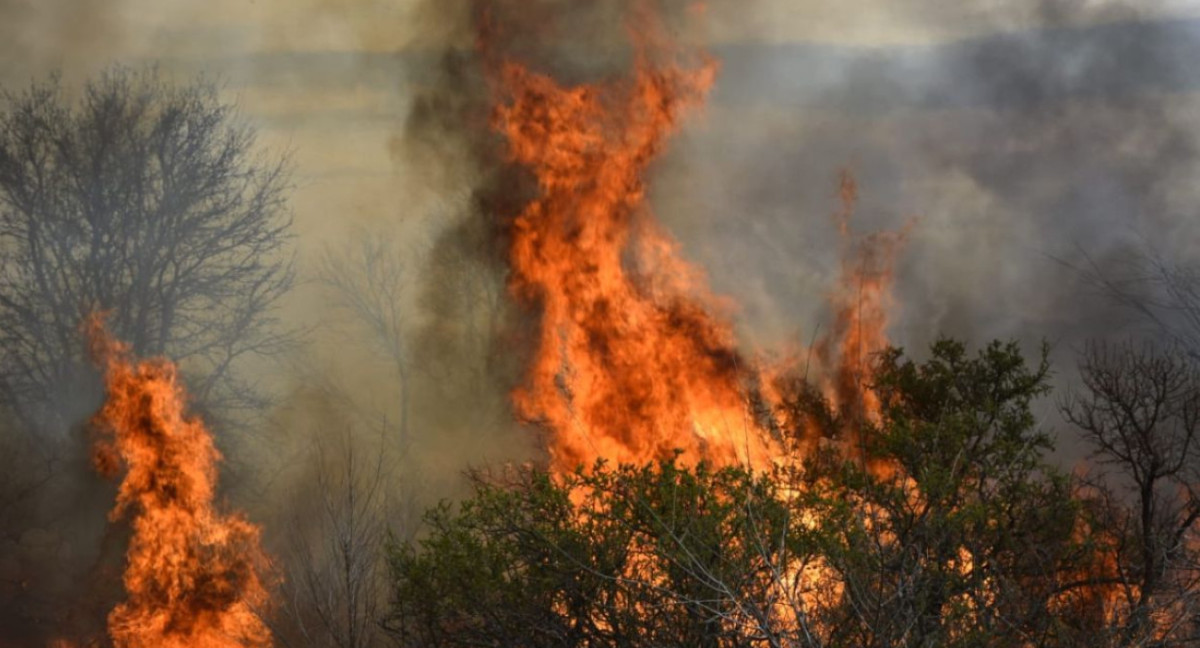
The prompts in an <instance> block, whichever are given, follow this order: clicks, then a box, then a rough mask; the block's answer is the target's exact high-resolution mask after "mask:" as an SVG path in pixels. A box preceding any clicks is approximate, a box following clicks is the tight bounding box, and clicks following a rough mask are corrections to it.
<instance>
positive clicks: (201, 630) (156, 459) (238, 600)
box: [85, 316, 271, 648]
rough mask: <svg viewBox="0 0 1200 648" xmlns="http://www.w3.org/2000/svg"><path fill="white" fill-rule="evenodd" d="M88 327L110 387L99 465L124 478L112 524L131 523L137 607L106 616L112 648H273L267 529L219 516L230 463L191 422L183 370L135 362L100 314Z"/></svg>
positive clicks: (98, 421)
mask: <svg viewBox="0 0 1200 648" xmlns="http://www.w3.org/2000/svg"><path fill="white" fill-rule="evenodd" d="M85 328H86V331H87V333H88V335H89V340H90V344H91V351H92V355H93V357H94V358H95V359H96V361H97V363H98V364H100V365H101V366H102V367H103V370H104V379H105V384H106V389H107V400H106V402H105V404H104V407H103V408H102V409H101V410H100V412H99V413H97V414H96V416H95V417H94V419H93V421H92V423H93V425H94V427H95V429H96V430H97V431H98V432H99V433H100V434H101V435H103V438H101V440H99V441H98V442H97V444H96V446H95V449H94V454H93V459H94V464H95V466H96V468H97V470H99V471H100V472H101V473H103V474H105V475H106V476H110V477H115V476H116V475H117V473H118V472H119V471H120V469H121V468H124V470H125V472H124V476H123V477H122V478H121V483H120V486H119V490H118V493H117V502H116V506H115V507H114V508H113V510H112V511H111V512H110V514H109V519H110V520H112V521H117V520H120V519H124V518H129V519H130V520H131V522H132V528H133V536H132V538H131V540H130V544H129V551H128V553H127V555H126V558H127V561H128V564H127V566H126V569H125V573H124V584H125V590H126V593H127V595H128V599H127V600H126V601H125V602H124V603H121V604H120V605H118V606H117V607H116V608H114V609H113V610H112V612H111V613H110V614H109V616H108V630H109V636H110V637H111V638H112V641H113V643H114V645H115V646H116V647H117V648H126V647H128V648H185V647H186V648H233V647H238V646H255V647H262V646H269V645H271V637H270V633H269V632H268V630H267V628H266V626H265V625H264V624H263V621H262V619H261V618H260V617H259V616H258V613H257V611H258V610H261V609H262V608H263V607H265V605H266V604H267V602H268V595H267V592H266V588H265V587H264V585H263V573H264V570H265V569H266V568H267V566H268V560H267V558H266V556H265V555H264V554H263V552H262V551H261V549H260V548H259V529H258V527H256V526H255V525H253V524H251V523H250V522H248V521H246V520H245V519H244V518H242V517H241V516H240V515H237V514H233V515H223V514H221V513H218V512H217V511H216V510H215V509H214V506H213V498H214V495H215V493H214V490H215V488H216V480H217V470H216V462H217V461H219V460H220V458H221V457H220V454H219V453H218V451H217V449H216V448H215V447H214V446H213V442H212V437H211V435H210V434H209V433H208V431H207V430H206V429H205V428H204V425H203V423H201V422H200V421H199V420H198V419H196V418H190V417H187V416H186V415H185V413H184V401H185V396H184V392H183V389H182V387H181V386H180V384H179V381H178V376H177V372H176V369H175V366H174V365H172V364H171V363H169V362H167V361H165V360H151V361H146V362H140V363H137V362H134V361H133V360H131V359H130V357H129V353H128V349H127V348H126V347H125V345H123V344H121V343H120V342H118V341H116V340H113V339H112V338H111V337H109V335H108V333H107V332H106V331H105V329H104V322H103V318H102V317H100V316H93V317H91V318H89V320H88V321H87V322H86V323H85Z"/></svg>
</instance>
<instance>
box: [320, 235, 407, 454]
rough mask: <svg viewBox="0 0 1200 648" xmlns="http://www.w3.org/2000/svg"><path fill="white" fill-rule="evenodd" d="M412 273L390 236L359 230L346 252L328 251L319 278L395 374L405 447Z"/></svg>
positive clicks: (401, 430)
mask: <svg viewBox="0 0 1200 648" xmlns="http://www.w3.org/2000/svg"><path fill="white" fill-rule="evenodd" d="M411 275H412V273H411V270H410V263H409V262H408V259H407V258H406V256H405V255H403V254H401V253H400V251H399V250H397V249H396V246H395V244H394V243H393V242H392V241H391V240H390V239H389V238H387V237H379V236H372V235H371V234H369V233H367V232H361V233H360V235H359V237H358V240H357V241H355V242H354V243H353V244H352V245H350V246H348V247H347V248H346V249H345V250H342V251H340V252H335V251H332V250H330V251H327V252H326V255H325V259H324V263H323V264H322V266H321V269H320V273H319V275H318V277H319V279H320V281H321V282H323V283H324V284H325V285H327V286H329V287H330V288H332V289H333V297H334V303H335V304H337V305H338V306H339V307H340V308H342V309H344V310H345V311H346V312H348V313H349V314H350V315H351V316H352V317H353V318H354V319H355V320H356V321H357V322H359V323H360V324H362V325H363V326H365V327H366V329H367V333H368V335H367V337H366V340H367V342H368V344H369V346H370V347H371V348H372V349H374V350H376V351H378V352H379V353H381V354H382V355H383V357H384V358H385V359H386V360H387V361H388V362H389V364H390V365H391V368H392V369H393V370H394V371H395V375H396V378H397V379H398V381H399V388H398V391H397V398H396V400H397V407H398V409H399V430H398V432H399V434H400V437H401V442H402V443H404V442H406V441H407V439H408V438H409V433H410V431H411V430H410V425H411V423H410V419H411V410H412V403H411V400H412V389H413V385H412V381H413V358H412V351H411V350H410V342H409V338H410V331H409V330H408V327H410V326H411V325H412V322H411V319H412V318H411V317H410V316H409V312H410V300H411V297H410V296H409V295H408V292H409V289H410V283H411V281H412V279H411Z"/></svg>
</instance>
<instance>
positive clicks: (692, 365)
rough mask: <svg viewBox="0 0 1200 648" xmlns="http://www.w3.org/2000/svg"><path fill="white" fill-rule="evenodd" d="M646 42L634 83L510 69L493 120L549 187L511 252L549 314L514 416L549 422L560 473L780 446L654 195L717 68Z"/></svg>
mask: <svg viewBox="0 0 1200 648" xmlns="http://www.w3.org/2000/svg"><path fill="white" fill-rule="evenodd" d="M640 45H641V48H640V50H639V52H638V55H637V57H636V67H635V71H634V74H633V76H632V78H631V79H626V80H619V81H616V82H612V83H607V84H597V85H584V86H579V87H573V88H568V87H563V86H560V85H558V84H557V83H556V82H555V81H554V80H552V79H550V78H549V77H547V76H543V75H540V74H537V73H534V72H531V71H529V70H528V69H526V68H525V67H522V66H521V65H518V64H516V63H512V62H508V63H505V64H503V65H501V66H499V67H498V68H497V72H496V74H497V75H498V77H499V79H498V80H499V82H500V83H499V84H498V85H499V86H500V87H501V88H503V92H504V99H506V101H505V102H504V103H502V104H501V105H500V106H499V107H498V109H497V118H496V125H497V127H498V128H499V129H500V130H501V131H502V132H503V133H504V134H505V135H506V136H507V138H508V142H509V147H510V151H511V155H512V157H513V159H514V160H515V161H517V162H520V163H521V164H523V165H525V166H527V167H528V168H529V169H530V170H532V171H533V172H534V174H535V175H536V177H537V181H538V187H539V189H540V196H539V197H538V198H537V199H536V200H534V201H533V202H531V203H530V204H529V205H528V206H527V207H526V208H525V210H524V211H523V213H521V214H520V216H519V217H518V218H517V220H516V223H515V227H514V233H513V243H512V248H511V267H512V274H511V287H512V289H513V291H514V292H515V294H516V296H517V297H518V299H520V301H521V302H523V303H524V304H527V305H529V306H531V307H534V308H536V309H537V311H538V312H539V313H540V316H541V322H540V326H541V328H540V337H539V339H538V341H537V348H536V354H535V359H534V360H533V363H532V366H531V367H530V369H529V373H528V376H527V381H526V384H525V385H524V386H523V387H522V388H521V389H520V390H518V391H517V393H516V394H515V398H514V400H515V404H516V409H517V411H518V413H519V414H520V415H521V416H522V417H524V418H526V419H529V420H534V421H538V422H540V423H542V424H544V425H545V426H546V427H547V428H548V429H549V430H551V432H552V438H551V440H550V452H551V457H552V464H553V467H555V468H556V469H572V468H574V467H575V466H576V465H578V464H581V463H582V464H587V463H590V462H591V461H592V460H594V459H596V458H606V459H610V460H613V461H619V462H642V461H647V460H650V459H654V458H658V457H663V456H666V455H668V454H670V453H672V452H674V451H676V450H680V451H682V452H683V457H682V458H683V460H685V461H696V460H699V459H710V460H714V461H718V462H721V463H726V462H735V461H741V462H747V461H749V462H751V463H761V462H765V461H766V460H768V458H769V457H770V455H771V444H770V442H769V441H768V440H767V439H766V438H765V437H764V436H763V435H762V434H761V432H760V430H759V429H758V428H757V426H756V425H755V424H754V422H753V417H752V416H751V412H750V409H749V407H748V406H747V401H746V398H745V397H744V395H743V391H744V390H743V381H744V380H745V378H746V377H747V376H748V375H749V373H748V370H749V367H748V366H747V365H746V363H745V362H744V361H743V360H742V358H741V357H740V356H739V354H738V352H737V350H736V348H735V344H734V339H733V333H732V330H731V328H730V326H729V325H728V323H727V322H725V321H723V320H720V319H717V318H715V317H713V316H712V315H711V314H710V313H712V312H713V311H714V310H716V300H715V299H713V298H712V297H711V296H710V294H709V293H708V291H707V288H706V287H705V285H704V280H703V278H702V277H701V276H700V273H698V272H697V271H696V270H695V269H693V268H691V267H690V266H688V265H687V264H685V263H684V262H682V261H680V260H679V259H678V258H677V255H676V248H677V244H676V243H675V242H674V241H673V240H672V239H671V238H670V237H669V236H668V235H667V234H666V233H664V232H663V231H662V230H661V229H660V228H659V227H658V225H657V224H656V223H655V221H654V219H653V217H652V216H651V214H650V211H649V209H648V208H647V206H646V205H645V201H644V195H645V180H644V177H645V173H646V167H647V165H649V164H650V163H651V161H653V160H654V158H655V157H656V156H657V155H658V154H659V152H660V151H661V150H662V148H663V144H664V140H665V139H666V137H667V135H668V134H669V133H670V132H671V131H672V130H673V129H674V128H675V127H676V126H677V124H678V123H679V120H680V117H681V115H682V114H683V112H684V109H685V108H686V107H688V106H689V105H692V104H695V103H697V102H699V101H700V99H701V98H702V96H703V94H704V92H705V91H706V90H707V89H708V87H709V85H710V84H711V83H712V80H713V75H714V72H715V68H714V66H713V65H712V64H705V65H701V66H698V67H695V68H691V69H685V68H683V67H679V66H675V65H670V64H662V63H659V62H656V61H655V60H652V59H654V58H656V57H655V56H652V54H651V52H650V49H651V48H650V46H649V45H647V44H646V42H645V41H643V42H641V43H640ZM654 54H655V55H657V58H660V59H664V60H665V59H669V58H670V57H668V56H665V55H664V54H663V53H662V52H655V53H654Z"/></svg>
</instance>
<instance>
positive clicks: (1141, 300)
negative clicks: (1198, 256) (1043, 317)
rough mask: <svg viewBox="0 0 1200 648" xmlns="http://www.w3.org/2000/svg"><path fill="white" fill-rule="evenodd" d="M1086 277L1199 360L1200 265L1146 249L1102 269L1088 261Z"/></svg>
mask: <svg viewBox="0 0 1200 648" xmlns="http://www.w3.org/2000/svg"><path fill="white" fill-rule="evenodd" d="M1087 262H1088V265H1087V267H1086V268H1085V269H1083V270H1082V272H1083V274H1084V276H1085V277H1086V278H1087V279H1088V280H1089V281H1090V282H1091V283H1092V284H1093V285H1095V286H1097V287H1098V288H1099V289H1100V291H1101V292H1102V293H1103V294H1105V295H1107V296H1109V297H1111V298H1112V299H1114V300H1116V301H1117V302H1118V303H1120V304H1122V305H1123V306H1125V307H1127V308H1129V309H1131V310H1132V311H1133V312H1135V313H1137V314H1138V315H1140V316H1141V317H1142V318H1143V319H1144V320H1145V321H1146V322H1147V323H1149V324H1150V325H1151V326H1152V327H1153V328H1154V329H1155V330H1157V331H1158V332H1159V333H1161V334H1162V335H1164V336H1166V337H1167V338H1169V339H1170V340H1171V341H1172V342H1174V343H1176V344H1177V345H1179V350H1180V351H1182V352H1184V353H1186V354H1187V355H1190V356H1191V357H1193V358H1195V359H1197V360H1200V267H1198V266H1196V265H1189V264H1187V263H1185V262H1181V261H1178V260H1173V259H1171V258H1169V257H1168V256H1167V255H1165V254H1163V253H1162V252H1160V251H1157V250H1154V249H1152V248H1149V247H1147V248H1146V249H1143V250H1140V251H1138V252H1136V253H1134V254H1133V255H1132V256H1130V257H1128V258H1126V259H1124V262H1123V263H1109V264H1106V265H1108V266H1115V268H1116V269H1112V268H1111V267H1102V266H1101V265H1100V264H1099V263H1098V262H1096V261H1094V260H1092V259H1091V258H1088V259H1087Z"/></svg>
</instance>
